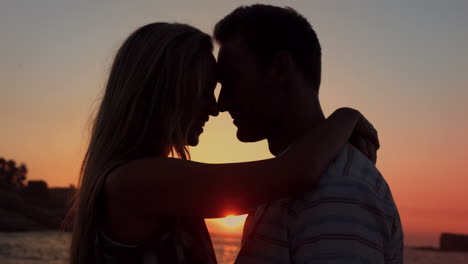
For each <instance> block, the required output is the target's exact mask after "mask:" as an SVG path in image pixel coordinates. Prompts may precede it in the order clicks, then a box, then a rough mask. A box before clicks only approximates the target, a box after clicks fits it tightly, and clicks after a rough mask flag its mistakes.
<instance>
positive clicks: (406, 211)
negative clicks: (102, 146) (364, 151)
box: [0, 0, 468, 245]
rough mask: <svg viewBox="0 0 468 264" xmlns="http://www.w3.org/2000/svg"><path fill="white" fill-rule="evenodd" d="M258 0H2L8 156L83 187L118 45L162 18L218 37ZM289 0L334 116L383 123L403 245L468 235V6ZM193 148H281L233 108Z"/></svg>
mask: <svg viewBox="0 0 468 264" xmlns="http://www.w3.org/2000/svg"><path fill="white" fill-rule="evenodd" d="M253 2H254V1H237V0H233V1H228V2H224V1H215V0H200V1H194V2H187V1H178V0H171V1H143V0H141V1H140V0H136V1H132V3H130V2H128V1H117V0H116V1H113V5H108V4H105V3H101V2H95V1H93V2H90V1H89V3H88V2H87V1H85V0H83V1H69V2H67V1H60V0H48V1H46V2H43V1H40V3H39V2H37V1H32V2H28V3H26V2H23V1H10V2H7V3H2V7H1V8H0V32H2V34H3V35H2V47H1V48H0V58H2V60H0V89H1V93H0V122H1V124H2V125H1V126H0V139H1V140H0V157H5V158H7V159H15V160H16V161H18V162H24V163H26V164H27V166H28V168H29V173H28V178H29V179H44V180H46V181H47V182H48V183H49V186H68V185H69V184H76V182H77V176H78V170H79V166H80V163H81V160H82V157H83V153H84V150H85V148H86V139H87V135H88V127H87V124H88V121H89V117H90V115H91V114H92V111H93V109H95V108H96V103H97V100H96V98H97V97H98V95H99V93H100V91H101V89H102V88H103V86H104V80H105V79H106V76H107V70H108V68H109V65H110V63H111V62H112V58H113V55H114V52H115V51H116V49H117V48H118V46H119V45H120V43H121V41H122V40H123V39H124V38H125V37H126V36H127V35H128V34H129V33H130V32H131V31H132V30H134V29H135V28H136V27H138V26H141V25H143V24H145V23H148V22H153V21H178V22H185V23H189V24H192V25H194V26H196V27H199V28H201V29H202V30H203V31H205V32H208V33H210V32H211V31H212V27H213V25H214V24H215V23H216V22H217V21H218V20H219V19H220V18H222V17H223V16H224V15H225V14H227V13H228V12H230V11H231V10H233V9H234V8H235V7H237V6H238V5H240V4H241V3H244V4H245V3H253ZM267 2H268V3H273V4H279V5H284V2H282V1H267ZM287 4H288V5H290V6H292V7H294V8H295V9H297V10H298V11H299V12H301V13H302V14H303V15H304V16H305V17H306V18H308V19H309V21H310V22H311V23H312V25H313V26H314V28H315V29H316V31H317V34H318V36H319V39H320V41H321V44H322V50H323V76H322V86H321V94H320V98H321V101H322V106H323V108H324V112H325V114H326V115H329V114H330V113H332V111H333V110H334V109H336V108H338V107H341V106H350V107H355V108H357V109H359V110H360V111H361V112H362V113H363V114H364V115H366V116H367V118H368V119H369V120H370V121H371V122H372V123H373V124H374V125H375V127H376V128H377V129H378V131H379V136H380V140H381V145H382V148H381V150H380V151H379V155H378V164H377V167H378V168H379V170H380V171H381V172H382V174H383V175H384V176H385V177H386V179H387V181H388V182H389V184H390V186H391V188H392V190H393V196H394V198H395V200H396V201H397V204H398V206H399V208H400V214H401V217H402V221H403V225H404V228H405V232H406V240H405V241H406V243H407V244H413V245H414V244H418V245H420V244H430V245H437V241H438V235H439V234H440V232H443V231H451V232H460V233H468V224H466V223H468V205H467V204H466V203H467V202H468V192H467V191H466V188H467V186H468V173H467V172H468V162H467V161H468V137H467V136H466V135H468V121H467V120H468V118H467V117H468V104H467V102H468V89H466V86H467V84H468V75H467V74H466V69H468V55H467V54H468V53H467V52H466V47H468V27H466V25H467V24H468V16H466V13H467V12H468V2H466V1H456V0H448V1H436V0H414V1H403V0H395V1H373V0H362V1H352V2H351V1H344V0H343V1H288V2H287ZM191 152H192V157H193V159H194V160H197V161H202V162H212V163H221V162H236V161H247V160H256V159H263V158H269V157H271V155H270V154H269V152H268V150H267V146H266V143H265V142H259V143H255V144H242V143H239V142H238V141H237V140H236V138H235V127H234V126H233V124H232V121H231V119H230V117H229V115H227V114H221V115H220V116H219V117H217V118H214V119H213V120H210V121H209V123H208V124H207V126H206V127H205V133H204V134H203V135H202V137H201V140H200V146H198V147H196V148H192V149H191ZM209 223H210V224H209V225H210V228H211V229H212V230H218V231H222V230H224V231H226V230H228V231H229V230H231V229H227V228H222V226H221V225H218V224H216V223H217V222H216V221H211V222H209ZM236 230H237V231H236ZM239 230H240V229H239V227H238V228H237V229H236V228H234V229H232V230H231V231H232V232H239Z"/></svg>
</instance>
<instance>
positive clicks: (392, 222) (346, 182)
mask: <svg viewBox="0 0 468 264" xmlns="http://www.w3.org/2000/svg"><path fill="white" fill-rule="evenodd" d="M235 263H236V264H248V263H253V264H260V263H278V264H280V263H318V264H320V263H327V264H335V263H347V264H352V263H373V264H374V263H376V264H377V263H389V264H394V263H403V231H402V227H401V222H400V217H399V215H398V209H397V207H396V205H395V202H394V201H393V198H392V194H391V191H390V188H389V186H388V184H387V183H386V181H385V179H384V178H383V177H382V175H381V174H380V172H379V171H378V170H377V169H376V168H375V166H374V164H373V163H372V162H371V161H370V160H369V159H368V158H367V157H366V156H364V155H363V154H362V153H361V152H359V151H358V150H357V149H356V148H354V147H353V146H351V145H349V144H347V145H346V146H345V148H344V149H343V150H342V151H341V152H340V154H339V155H338V156H337V158H336V159H335V160H334V161H333V162H332V163H331V164H330V166H329V167H328V169H327V170H326V171H325V172H324V174H323V175H322V176H321V177H320V180H319V182H318V185H317V186H316V187H315V189H314V190H311V191H310V192H307V193H304V194H302V195H300V196H298V197H290V198H286V199H281V200H277V201H274V202H270V203H268V204H265V205H262V206H260V207H258V208H257V210H256V211H255V213H252V214H249V216H248V218H247V221H246V224H245V227H244V234H243V238H242V248H241V251H240V252H239V255H238V257H237V259H236V262H235Z"/></svg>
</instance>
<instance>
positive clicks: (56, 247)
mask: <svg viewBox="0 0 468 264" xmlns="http://www.w3.org/2000/svg"><path fill="white" fill-rule="evenodd" d="M212 241H213V246H214V248H215V251H216V257H217V258H218V263H219V264H232V263H234V261H235V258H236V256H237V254H238V252H239V248H240V237H239V236H227V235H212ZM69 243H70V234H68V233H61V232H56V231H49V232H30V233H24V232H18V233H0V264H66V263H68V254H67V250H68V247H69ZM405 263H406V264H467V263H468V254H467V253H455V252H437V251H422V250H416V249H411V248H406V249H405Z"/></svg>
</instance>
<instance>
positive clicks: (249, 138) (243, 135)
mask: <svg viewBox="0 0 468 264" xmlns="http://www.w3.org/2000/svg"><path fill="white" fill-rule="evenodd" d="M236 136H237V139H239V141H240V142H244V143H249V142H257V141H260V140H264V139H265V137H264V136H259V135H256V134H254V133H248V132H247V131H243V130H241V129H237V133H236Z"/></svg>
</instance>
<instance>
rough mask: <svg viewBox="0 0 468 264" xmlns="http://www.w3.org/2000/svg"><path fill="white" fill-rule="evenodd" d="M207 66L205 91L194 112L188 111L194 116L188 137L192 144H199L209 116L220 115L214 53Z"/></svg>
mask: <svg viewBox="0 0 468 264" xmlns="http://www.w3.org/2000/svg"><path fill="white" fill-rule="evenodd" d="M207 67H208V69H207V78H206V83H205V84H204V85H203V87H202V90H203V91H202V95H201V99H200V102H198V103H196V107H195V108H194V111H193V112H192V113H188V114H189V115H191V116H192V118H193V122H192V127H191V128H190V130H189V134H188V138H187V143H188V145H190V146H196V145H198V142H199V137H200V135H201V133H203V127H204V126H205V123H206V122H207V121H208V119H209V116H210V115H212V116H217V115H218V107H217V104H216V98H215V95H214V90H215V88H216V83H217V76H216V60H215V58H214V56H213V55H212V54H210V59H209V63H208V66H207ZM194 88H195V87H194Z"/></svg>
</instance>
